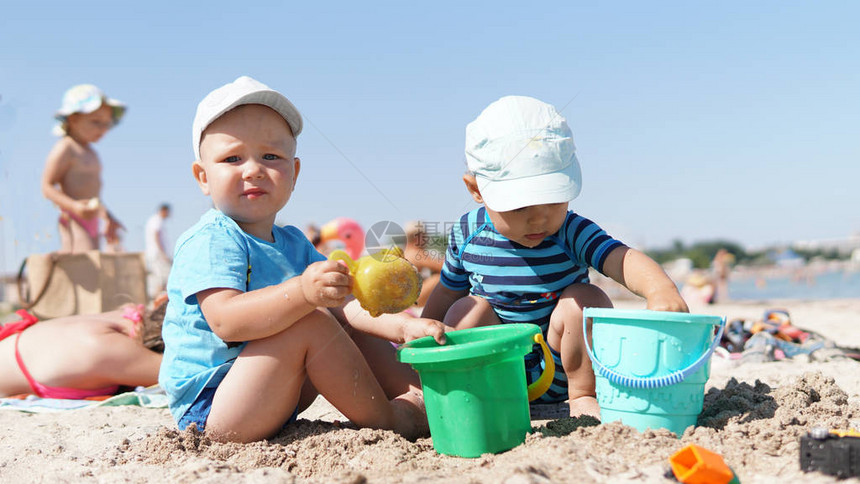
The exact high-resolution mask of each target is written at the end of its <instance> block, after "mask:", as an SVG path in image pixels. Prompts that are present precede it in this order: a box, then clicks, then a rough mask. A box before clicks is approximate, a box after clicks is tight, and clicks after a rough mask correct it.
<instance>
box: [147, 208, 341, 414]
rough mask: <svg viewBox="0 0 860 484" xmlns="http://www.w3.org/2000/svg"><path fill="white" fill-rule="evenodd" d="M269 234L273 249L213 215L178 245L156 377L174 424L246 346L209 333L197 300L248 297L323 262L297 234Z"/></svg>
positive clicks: (286, 230) (284, 230)
mask: <svg viewBox="0 0 860 484" xmlns="http://www.w3.org/2000/svg"><path fill="white" fill-rule="evenodd" d="M272 235H273V236H274V238H275V241H274V242H267V241H265V240H262V239H258V238H257V237H254V236H252V235H249V234H247V233H245V232H244V231H243V230H242V229H241V228H239V226H238V225H237V224H236V222H235V221H233V219H231V218H230V217H227V216H226V215H224V214H223V213H221V212H219V211H217V210H214V209H213V210H210V211H208V212H206V214H204V215H203V216H202V217H201V218H200V220H199V221H198V222H197V223H196V224H195V225H194V226H193V227H191V228H190V229H188V230H187V231H186V232H185V233H183V234H182V236H180V237H179V240H178V241H177V242H176V251H175V254H174V257H173V268H172V269H171V271H170V277H169V279H168V281H167V295H168V298H169V302H168V304H167V312H166V314H165V317H164V326H163V327H162V330H161V331H162V336H163V338H164V344H165V349H164V359H163V360H162V362H161V371H160V372H159V375H158V383H159V384H160V385H161V387H162V388H163V389H164V391H165V392H167V395H168V397H169V400H170V411H171V413H172V414H173V417H174V418H175V419H176V420H179V419H180V418H181V417H182V416H183V415H184V414H185V412H186V411H187V410H188V408H189V407H190V406H191V404H192V403H193V402H194V400H195V399H196V398H197V396H198V395H199V394H200V392H201V391H203V389H204V388H207V387H210V388H211V387H217V386H218V385H219V384H220V383H221V380H223V379H224V376H225V375H226V374H227V371H229V370H230V367H231V366H232V365H233V362H234V361H235V360H236V358H237V357H238V356H239V353H241V352H242V349H243V348H244V347H245V343H244V342H229V343H227V342H224V341H223V340H221V338H219V337H218V336H217V335H216V334H215V333H214V332H212V329H211V328H210V327H209V324H207V323H206V318H204V317H203V312H202V311H201V310H200V304H199V302H198V301H197V293H198V292H200V291H204V290H206V289H213V288H219V287H220V288H230V289H237V290H239V291H242V292H245V291H253V290H255V289H260V288H263V287H267V286H271V285H274V284H280V283H281V282H284V281H286V280H287V279H290V278H292V277H294V276H298V275H300V274H301V273H302V272H304V270H305V268H306V267H307V266H308V265H310V264H312V263H313V262H316V261H320V260H324V259H325V257H324V256H323V255H322V254H320V253H319V252H317V251H316V249H314V247H313V245H311V243H310V242H309V241H308V239H307V238H306V237H305V236H304V234H302V232H301V231H300V230H299V229H297V228H295V227H292V226H285V227H277V226H274V227H272Z"/></svg>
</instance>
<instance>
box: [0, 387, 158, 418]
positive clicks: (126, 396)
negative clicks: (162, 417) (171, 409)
mask: <svg viewBox="0 0 860 484" xmlns="http://www.w3.org/2000/svg"><path fill="white" fill-rule="evenodd" d="M122 405H134V406H138V407H146V408H167V394H166V393H164V390H162V389H161V387H159V386H158V385H153V386H151V387H146V388H143V387H138V388H136V389H134V390H133V391H130V392H125V393H120V394H119V395H114V396H112V397H110V398H107V399H104V400H66V399H61V398H40V397H37V396H35V395H28V396H26V397H25V398H18V397H13V398H0V410H15V411H19V412H29V413H41V412H60V411H64V410H78V409H84V408H95V407H117V406H122Z"/></svg>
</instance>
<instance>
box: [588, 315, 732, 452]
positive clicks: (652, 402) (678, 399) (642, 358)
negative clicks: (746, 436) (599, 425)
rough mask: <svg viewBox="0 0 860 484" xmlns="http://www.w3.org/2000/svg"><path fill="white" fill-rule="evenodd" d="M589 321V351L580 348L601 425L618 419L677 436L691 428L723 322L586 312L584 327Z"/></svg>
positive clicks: (705, 317)
mask: <svg viewBox="0 0 860 484" xmlns="http://www.w3.org/2000/svg"><path fill="white" fill-rule="evenodd" d="M588 320H591V322H592V329H591V331H592V333H591V334H592V341H593V342H594V349H593V350H592V348H591V346H590V345H589V344H588V340H587V339H586V342H585V343H586V349H587V351H588V356H589V357H590V358H591V364H592V367H593V368H594V375H595V380H596V390H597V403H598V404H600V419H601V420H602V421H603V422H614V421H619V420H620V421H621V422H623V423H624V424H625V425H630V426H631V427H634V428H636V429H637V430H639V431H640V432H641V431H644V430H645V429H647V428H652V429H658V428H665V429H669V430H671V431H672V432H675V434H676V435H678V437H680V436H681V434H683V433H684V430H686V428H687V427H689V426H691V425H695V424H696V419H697V418H698V416H699V414H700V413H701V412H702V403H703V402H704V398H705V383H706V382H707V381H708V375H709V373H710V359H711V355H712V354H713V352H714V349H715V348H716V346H717V344H719V341H720V338H721V336H722V333H723V329H724V328H725V318H723V317H720V316H710V315H702V314H688V313H672V312H663V311H649V310H620V309H605V308H586V309H585V311H584V318H583V326H585V324H586V322H587V321H588ZM715 326H717V327H718V328H719V329H718V330H717V334H716V335H715V334H714V327H715Z"/></svg>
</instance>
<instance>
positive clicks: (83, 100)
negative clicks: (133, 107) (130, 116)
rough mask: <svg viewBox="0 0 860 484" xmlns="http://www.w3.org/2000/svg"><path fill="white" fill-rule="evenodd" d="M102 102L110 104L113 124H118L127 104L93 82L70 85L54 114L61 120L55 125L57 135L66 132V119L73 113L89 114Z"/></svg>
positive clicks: (55, 117)
mask: <svg viewBox="0 0 860 484" xmlns="http://www.w3.org/2000/svg"><path fill="white" fill-rule="evenodd" d="M102 104H105V105H107V106H110V108H111V111H112V112H111V116H112V117H113V124H114V126H116V124H117V123H119V121H120V119H122V116H123V115H124V114H125V111H126V107H125V104H123V103H122V102H121V101H118V100H116V99H111V98H109V97H107V96H105V93H104V92H102V90H101V89H99V88H98V87H96V86H94V85H92V84H78V85H76V86H72V87H70V88H69V89H68V90H67V91H66V92H65V93H64V94H63V104H62V105H61V106H60V109H59V110H57V112H56V113H55V114H54V119H56V120H57V121H59V123H58V124H57V125H56V126H54V130H53V132H54V134H55V135H57V136H64V135H65V134H66V121H67V120H68V118H69V116H71V115H72V114H75V113H82V114H89V113H91V112H93V111H95V110H97V109H98V108H100V107H102Z"/></svg>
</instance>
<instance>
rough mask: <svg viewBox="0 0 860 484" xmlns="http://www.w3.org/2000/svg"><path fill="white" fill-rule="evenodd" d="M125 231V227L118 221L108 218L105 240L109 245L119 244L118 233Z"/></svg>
mask: <svg viewBox="0 0 860 484" xmlns="http://www.w3.org/2000/svg"><path fill="white" fill-rule="evenodd" d="M120 230H125V226H124V225H123V224H121V223H119V220H117V219H115V218H113V217H111V216H108V219H107V226H106V227H105V240H107V242H108V243H109V244H115V243H117V242H119V231H120Z"/></svg>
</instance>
